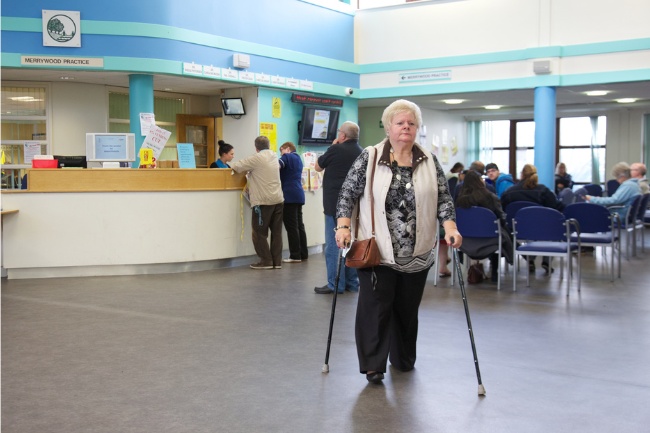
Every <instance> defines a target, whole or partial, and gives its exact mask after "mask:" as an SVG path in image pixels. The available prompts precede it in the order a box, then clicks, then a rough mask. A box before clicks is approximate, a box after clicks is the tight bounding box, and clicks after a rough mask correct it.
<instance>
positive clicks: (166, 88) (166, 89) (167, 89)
mask: <svg viewBox="0 0 650 433" xmlns="http://www.w3.org/2000/svg"><path fill="white" fill-rule="evenodd" d="M163 90H164V91H165V92H169V91H170V90H174V89H172V88H171V87H165V88H164V89H163Z"/></svg>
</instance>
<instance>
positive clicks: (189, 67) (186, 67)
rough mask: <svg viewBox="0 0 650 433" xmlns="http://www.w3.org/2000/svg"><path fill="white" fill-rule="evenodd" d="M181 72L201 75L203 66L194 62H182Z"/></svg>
mask: <svg viewBox="0 0 650 433" xmlns="http://www.w3.org/2000/svg"><path fill="white" fill-rule="evenodd" d="M183 73H184V74H191V75H203V67H202V66H201V65H195V64H194V63H183Z"/></svg>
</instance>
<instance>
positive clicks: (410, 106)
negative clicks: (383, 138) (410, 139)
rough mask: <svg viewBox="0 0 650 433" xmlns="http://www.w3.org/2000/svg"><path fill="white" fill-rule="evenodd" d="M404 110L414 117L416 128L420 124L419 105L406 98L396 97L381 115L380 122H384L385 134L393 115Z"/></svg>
mask: <svg viewBox="0 0 650 433" xmlns="http://www.w3.org/2000/svg"><path fill="white" fill-rule="evenodd" d="M404 112H406V113H411V114H412V115H413V117H415V123H416V126H417V127H418V128H419V127H420V125H422V112H421V111H420V107H418V106H417V105H416V104H414V103H413V102H411V101H407V100H406V99H398V100H397V101H395V102H393V103H392V104H390V105H389V106H388V107H386V109H385V110H384V114H382V116H381V122H382V123H383V124H384V129H385V130H386V135H388V128H390V124H391V122H392V121H393V117H395V115H396V114H398V113H404Z"/></svg>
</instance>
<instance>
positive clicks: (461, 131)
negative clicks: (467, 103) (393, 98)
mask: <svg viewBox="0 0 650 433" xmlns="http://www.w3.org/2000/svg"><path fill="white" fill-rule="evenodd" d="M422 123H423V124H424V125H426V127H427V143H428V145H427V148H428V149H429V150H431V148H430V146H431V144H432V143H433V138H434V136H435V135H437V136H438V137H440V145H441V148H442V145H443V144H442V137H443V130H447V144H446V147H447V148H448V149H449V161H448V162H447V163H446V164H445V163H443V162H442V158H441V156H442V150H439V151H438V154H437V155H436V156H437V157H438V161H439V162H440V164H441V165H442V168H443V169H444V170H445V173H447V172H449V170H450V169H451V167H453V165H454V164H455V163H457V162H461V163H463V164H464V165H465V166H466V167H467V166H468V161H467V124H466V122H465V118H464V117H463V116H459V115H455V114H449V113H447V112H446V111H440V110H430V109H427V108H424V109H422ZM454 137H456V143H457V145H458V153H457V154H456V155H452V152H451V147H452V139H453V138H454Z"/></svg>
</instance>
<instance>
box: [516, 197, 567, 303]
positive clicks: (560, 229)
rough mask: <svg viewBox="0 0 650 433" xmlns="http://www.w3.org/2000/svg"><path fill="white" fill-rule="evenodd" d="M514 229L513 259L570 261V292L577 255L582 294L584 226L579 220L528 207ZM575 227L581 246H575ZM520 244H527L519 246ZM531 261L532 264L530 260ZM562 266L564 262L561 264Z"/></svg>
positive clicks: (519, 215)
mask: <svg viewBox="0 0 650 433" xmlns="http://www.w3.org/2000/svg"><path fill="white" fill-rule="evenodd" d="M512 226H513V234H514V239H513V253H514V254H513V258H514V260H515V261H517V258H518V256H526V257H528V256H550V257H561V258H562V261H563V260H564V258H566V259H567V262H568V263H567V267H568V277H569V278H568V281H569V283H568V288H567V296H569V289H570V288H571V277H572V276H573V261H572V260H571V257H572V255H573V253H577V256H578V291H580V225H579V224H578V222H577V221H576V220H573V219H570V220H567V219H566V218H565V217H564V215H562V214H561V213H560V212H559V211H557V210H555V209H551V208H548V207H528V208H524V209H520V210H519V212H517V215H516V216H515V219H514V220H513V221H512ZM571 226H574V227H575V230H576V233H577V234H578V239H577V243H574V242H571ZM517 241H520V242H521V241H524V242H525V243H523V244H522V245H517ZM526 261H528V260H526ZM561 263H562V262H561ZM563 267H564V263H562V264H561V268H560V276H563V273H564V271H563ZM512 274H513V278H512V282H513V291H516V290H517V272H516V271H515V272H513V273H512ZM526 286H527V287H529V286H530V272H526Z"/></svg>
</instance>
